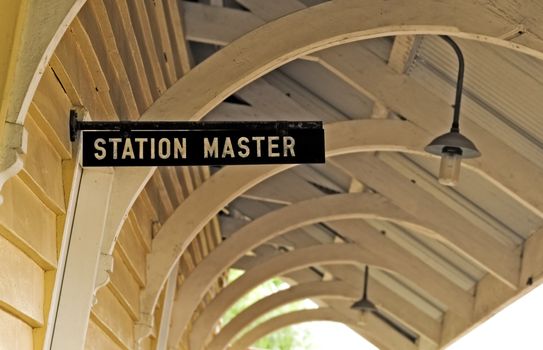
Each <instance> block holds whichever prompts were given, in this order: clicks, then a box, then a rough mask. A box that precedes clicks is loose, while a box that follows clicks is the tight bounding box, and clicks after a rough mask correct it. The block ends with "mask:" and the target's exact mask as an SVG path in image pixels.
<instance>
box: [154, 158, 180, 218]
mask: <svg viewBox="0 0 543 350" xmlns="http://www.w3.org/2000/svg"><path fill="white" fill-rule="evenodd" d="M157 170H159V171H160V174H161V175H162V181H163V182H164V186H165V188H166V191H167V193H168V194H169V197H170V201H171V202H172V206H173V208H177V207H178V206H179V204H180V203H181V202H182V201H183V188H182V187H181V184H180V183H179V180H178V179H177V176H176V175H175V170H174V168H172V167H161V168H158V169H157Z"/></svg>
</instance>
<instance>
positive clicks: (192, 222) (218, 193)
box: [142, 120, 506, 314]
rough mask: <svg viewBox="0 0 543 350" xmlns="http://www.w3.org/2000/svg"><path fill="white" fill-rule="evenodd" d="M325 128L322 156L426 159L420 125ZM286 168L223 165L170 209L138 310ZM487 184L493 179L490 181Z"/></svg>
mask: <svg viewBox="0 0 543 350" xmlns="http://www.w3.org/2000/svg"><path fill="white" fill-rule="evenodd" d="M325 128H326V148H327V151H326V154H327V157H333V156H337V155H341V154H347V153H355V152H369V151H377V150H384V151H398V152H407V153H416V154H419V155H423V156H429V155H428V154H426V153H424V152H423V148H424V146H425V145H426V144H427V142H428V141H429V140H430V139H431V136H430V135H428V134H427V133H426V132H425V131H424V130H423V129H421V128H420V127H418V126H416V125H414V124H412V123H410V122H407V121H400V120H356V121H348V122H339V123H333V124H329V125H326V126H325ZM487 164H488V163H486V162H483V161H482V160H476V161H471V162H470V161H468V162H465V163H464V165H465V166H466V167H469V168H471V169H473V170H474V171H476V172H478V173H479V174H480V175H482V176H484V177H485V178H487V179H489V178H490V179H492V177H491V175H489V174H488V172H490V173H491V174H493V175H496V176H497V177H499V178H500V179H502V178H503V179H504V181H505V180H506V179H505V177H506V175H505V174H502V175H501V176H500V174H495V173H494V172H493V171H492V170H488V169H487V166H486V165H487ZM289 167H290V165H272V166H269V165H266V166H240V167H226V168H224V169H222V170H221V171H219V172H218V173H216V174H214V175H213V176H212V177H211V178H210V179H209V180H208V181H206V182H205V183H204V184H202V186H200V187H199V188H198V189H197V190H196V191H195V192H193V193H192V194H191V196H189V197H188V198H187V199H186V200H185V201H184V202H183V203H181V205H180V206H179V207H178V208H177V209H176V210H175V212H174V213H173V214H172V215H171V216H170V218H169V219H168V220H167V221H166V222H165V223H164V225H163V226H162V228H161V230H160V231H159V233H158V234H157V237H156V238H155V239H154V240H153V251H152V252H151V255H150V257H149V265H148V271H149V274H148V276H149V277H148V285H147V287H146V289H145V290H144V295H143V298H142V309H143V310H146V311H145V312H146V313H148V314H150V313H152V310H153V309H154V306H155V305H156V300H157V298H158V293H159V292H160V289H161V286H162V285H163V283H164V281H165V278H166V277H167V276H168V272H169V270H170V268H171V267H172V266H173V265H174V264H175V262H176V261H177V260H178V259H179V257H180V256H181V254H182V253H183V252H184V251H185V249H186V247H187V246H188V244H189V243H190V242H191V241H192V239H194V237H195V236H196V235H197V233H198V232H199V231H200V230H201V229H202V228H203V227H204V225H205V224H206V223H207V222H208V221H209V220H210V219H211V218H212V217H213V216H214V215H216V213H218V212H219V211H220V210H221V209H222V208H223V207H224V206H226V205H227V204H228V203H229V202H231V201H232V200H234V199H235V198H236V197H237V196H239V195H240V194H242V193H243V192H245V191H246V190H248V189H249V188H251V187H253V186H255V185H256V184H258V183H260V182H262V181H264V180H265V179H267V178H270V177H271V176H273V175H275V174H277V173H279V172H281V171H284V170H286V169H288V168H289ZM492 181H496V180H494V179H492Z"/></svg>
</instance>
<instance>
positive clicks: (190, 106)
mask: <svg viewBox="0 0 543 350" xmlns="http://www.w3.org/2000/svg"><path fill="white" fill-rule="evenodd" d="M402 5H403V2H402V1H400V0H394V1H389V0H386V1H385V0H379V1H375V0H372V1H332V2H326V3H324V4H321V5H318V6H314V7H311V8H309V9H307V10H303V11H299V12H296V13H293V14H292V15H288V16H285V17H282V18H281V19H278V20H276V21H273V22H271V23H268V24H266V25H264V26H261V27H259V28H258V29H256V30H254V31H252V32H251V33H249V34H247V35H245V36H243V37H241V38H240V39H238V40H236V41H235V42H234V43H232V44H231V45H228V46H227V47H225V48H224V49H222V50H221V51H220V52H219V53H218V54H216V55H213V56H212V57H210V58H209V59H207V60H206V61H204V62H203V63H202V64H200V65H199V66H198V67H196V68H195V69H193V70H192V71H191V72H189V73H188V74H187V75H185V76H184V77H183V78H182V79H181V80H179V81H178V82H176V83H175V84H174V85H173V86H172V87H171V88H170V89H169V90H168V91H167V92H166V93H165V94H164V95H163V96H162V97H161V98H160V99H159V100H158V101H157V102H156V103H155V104H153V106H152V107H151V108H150V109H149V110H148V111H147V112H146V113H145V115H144V118H143V119H146V120H153V119H154V120H160V119H162V120H172V119H176V120H199V119H201V118H202V117H203V116H204V115H205V114H206V113H207V112H209V111H210V110H211V109H213V108H214V107H215V106H216V105H217V104H218V103H220V102H221V101H222V100H224V99H225V98H226V97H227V96H229V95H231V94H232V93H234V92H235V91H237V90H238V89H239V88H241V87H243V86H244V85H246V84H247V83H249V82H251V81H253V80H255V79H256V78H258V77H260V76H262V75H263V74H265V73H266V72H269V71H270V70H272V69H274V68H276V67H278V66H280V65H281V64H284V63H285V62H288V61H291V60H293V59H296V58H299V57H302V56H304V55H307V54H309V53H311V52H314V51H318V50H321V49H324V48H326V47H331V46H334V45H340V44H343V43H347V42H352V41H356V40H362V39H367V38H372V37H378V36H387V35H395V34H400V33H406V34H449V35H453V36H459V37H464V38H469V39H473V40H480V41H485V42H490V43H494V44H497V45H501V46H505V47H509V48H511V49H513V50H518V51H521V52H525V53H527V54H530V55H533V56H534V57H538V58H541V57H543V53H541V49H542V48H543V42H542V41H541V40H540V39H539V37H541V36H540V35H534V34H532V33H531V32H530V30H531V28H529V27H527V29H528V33H527V34H526V35H523V36H522V45H518V44H516V43H512V42H509V41H506V40H503V39H500V38H501V37H503V36H504V35H505V34H506V33H511V31H513V30H515V29H516V28H517V23H514V22H515V21H512V20H511V19H514V18H518V19H519V20H520V19H521V18H522V16H519V15H522V14H519V13H514V14H512V16H510V17H508V16H503V14H502V13H497V12H496V11H495V8H494V7H492V5H488V4H487V5H484V4H480V3H471V2H470V3H468V2H458V1H452V0H450V1H444V2H435V1H430V0H424V1H422V2H421V4H420V6H417V7H405V6H402ZM421 9H422V10H421ZM530 10H531V7H530V4H529V3H527V4H526V6H525V7H523V8H522V11H530ZM379 14H386V15H379ZM436 14H439V15H438V16H436ZM308 23H316V24H318V27H317V28H315V27H314V26H312V25H307V24H308ZM338 23H341V25H339V26H338V25H337V24H338ZM400 24H401V25H400ZM475 33H476V34H475ZM262 42H266V43H267V45H261V43H262ZM210 87H213V88H212V89H211V88H210ZM180 96H182V97H183V98H179V97H180ZM271 168H272V167H264V168H263V169H267V170H271ZM502 168H503V166H502ZM278 171H280V169H277V168H275V171H274V172H273V173H276V172H278ZM252 175H255V174H252ZM261 179H262V178H260V179H257V180H256V181H250V184H254V183H255V182H258V181H259V180H261ZM509 182H510V180H509ZM236 186H239V187H238V188H239V189H237V190H236V191H237V192H236V193H233V197H234V198H235V196H237V195H238V194H239V193H240V192H242V191H243V189H246V188H248V187H249V186H250V185H246V184H245V183H243V182H242V183H241V184H239V185H236ZM518 186H519V184H516V186H513V190H514V189H516V187H518ZM520 186H522V184H520ZM241 187H244V188H241ZM191 197H192V196H191ZM210 197H212V196H209V197H207V198H210ZM219 197H220V196H219ZM223 200H224V197H222V198H221V200H220V201H223ZM221 203H222V202H220V203H219V204H221ZM215 204H216V203H215ZM199 209H200V210H201V209H204V210H205V209H206V208H205V207H202V206H200V207H199ZM219 209H220V208H219ZM217 211H218V210H214V208H213V207H211V212H212V214H211V215H214V214H215V213H216V212H217ZM206 215H207V214H206ZM202 219H203V220H202V221H203V222H201V221H199V220H196V226H199V227H201V226H203V225H205V223H206V222H207V221H208V220H209V218H207V217H204V218H202ZM192 234H193V232H192V230H189V231H188V235H189V236H190V235H192ZM159 236H160V235H159ZM182 238H183V240H182V242H183V241H184V238H186V237H182ZM153 245H155V244H153ZM158 245H159V244H157V246H158ZM158 248H159V249H157V250H161V249H160V247H158ZM185 248H186V245H185V244H184V243H182V244H181V245H179V246H178V250H179V252H175V254H173V255H170V254H166V256H165V258H164V259H158V258H156V257H155V258H154V259H153V257H151V259H150V261H149V270H150V271H157V274H158V276H156V278H154V277H153V278H154V281H151V287H150V288H148V289H147V290H146V291H145V294H144V303H143V304H144V305H143V308H148V307H149V306H150V307H151V310H153V308H154V305H155V303H156V301H155V298H156V292H157V291H158V290H160V288H161V286H162V285H163V284H164V283H165V280H166V277H167V276H168V273H169V271H170V270H171V268H172V267H173V264H174V263H175V261H177V259H178V257H179V256H180V254H181V253H182V252H183V251H184V249H185ZM166 251H167V249H166ZM157 259H158V260H160V262H157V261H153V260H157ZM163 265H166V266H167V267H166V268H165V269H164V267H163ZM151 312H152V311H151Z"/></svg>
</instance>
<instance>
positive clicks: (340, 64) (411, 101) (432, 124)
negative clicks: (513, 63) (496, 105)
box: [188, 0, 543, 217]
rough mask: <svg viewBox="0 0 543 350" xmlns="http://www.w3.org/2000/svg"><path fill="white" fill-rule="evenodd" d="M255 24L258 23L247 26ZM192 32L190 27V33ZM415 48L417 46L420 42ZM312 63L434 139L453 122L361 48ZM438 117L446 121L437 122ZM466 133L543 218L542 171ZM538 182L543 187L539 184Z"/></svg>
mask: <svg viewBox="0 0 543 350" xmlns="http://www.w3.org/2000/svg"><path fill="white" fill-rule="evenodd" d="M242 3H243V4H244V6H245V7H247V8H249V9H250V10H251V11H253V13H256V14H257V16H259V17H261V18H262V19H265V20H272V19H274V18H276V17H279V16H284V15H286V14H288V13H290V12H293V11H298V10H300V9H301V6H304V5H303V4H302V3H301V2H300V1H297V0H286V1H282V2H281V6H269V5H267V4H264V3H262V2H260V1H256V0H243V1H242ZM206 11H213V9H206ZM483 12H484V11H483ZM483 12H479V14H481V13H483ZM211 20H212V19H211ZM253 22H254V20H253V21H252V22H248V23H253ZM238 27H239V26H238ZM251 29H253V28H251V27H250V26H247V27H243V28H241V29H239V30H244V31H250V30H251ZM190 30H191V29H190V27H189V28H188V32H190ZM208 33H214V31H212V30H209V31H208ZM403 34H405V33H403ZM408 34H412V33H408ZM239 35H241V33H239ZM505 37H508V36H505ZM472 39H473V38H472ZM524 39H526V37H525V38H524ZM402 40H403V39H402ZM475 40H477V39H475ZM510 44H511V42H510ZM413 45H416V41H415V42H414V43H413ZM403 46H405V45H403ZM297 58H300V57H297ZM312 60H317V61H318V62H320V63H321V64H322V65H323V66H324V67H325V68H327V69H329V70H330V71H331V72H332V73H334V74H336V75H337V76H338V77H339V78H341V79H343V80H344V81H345V82H346V83H348V84H350V85H351V86H352V87H353V88H355V89H356V90H358V91H360V92H361V93H363V94H365V95H367V96H369V97H370V98H371V99H373V100H375V101H377V102H378V103H380V104H381V105H382V106H384V107H386V108H388V109H390V110H391V111H394V112H396V113H398V114H400V115H402V116H404V117H406V118H407V119H409V120H410V121H412V122H414V123H416V124H417V125H420V126H421V127H422V128H424V129H425V130H427V131H428V132H429V133H430V134H432V135H439V134H441V133H443V130H444V125H445V126H446V125H448V123H449V118H450V115H452V110H451V103H450V102H447V101H443V100H441V99H440V98H439V97H437V96H436V95H434V94H433V93H432V92H431V91H429V90H427V89H426V88H425V87H424V86H422V85H421V84H419V83H418V82H416V81H415V80H414V79H413V78H410V77H408V76H406V75H405V74H402V73H399V72H398V71H397V69H399V68H401V67H396V65H394V64H393V65H392V66H391V65H389V64H387V63H385V62H383V61H382V60H381V59H380V58H379V57H377V56H375V55H374V54H373V53H371V52H370V51H369V50H367V49H364V48H363V47H361V46H360V45H356V46H346V47H338V48H333V49H330V50H324V51H322V52H317V53H315V54H313V58H312ZM360 62H364V69H359V65H360ZM420 101H424V103H420ZM435 116H443V117H442V118H436V117H435ZM476 120H477V118H476V117H474V121H476ZM463 130H464V131H465V132H466V133H467V134H468V135H469V136H470V137H472V138H473V139H475V140H477V145H478V147H479V149H480V150H481V151H482V153H483V155H484V157H482V158H480V159H477V160H472V161H471V162H473V163H474V164H475V163H476V164H477V167H478V168H480V169H482V170H483V169H484V171H485V172H486V173H488V174H491V177H492V178H493V179H494V180H493V183H494V184H495V185H496V186H498V187H499V188H501V189H502V190H503V191H505V192H506V193H508V194H509V195H510V196H512V197H513V198H515V199H516V200H518V201H519V202H521V203H523V204H524V205H525V206H527V207H528V208H530V209H531V210H533V211H534V212H535V213H537V214H538V215H539V216H541V217H543V200H541V198H540V197H539V196H537V195H536V194H535V193H534V191H532V188H533V186H538V185H541V186H543V170H541V168H540V167H539V166H537V165H535V164H534V163H532V162H531V161H530V160H529V159H527V158H525V157H524V156H522V155H520V154H519V153H518V152H516V151H515V150H513V149H512V148H511V147H510V146H508V145H507V144H505V143H504V142H503V141H502V140H500V139H497V138H496V137H495V136H494V135H492V134H491V133H490V132H489V131H488V130H486V128H485V126H484V125H478V124H477V123H476V122H473V121H471V120H470V119H469V118H467V119H464V120H463ZM504 163H508V165H505V164H504ZM505 169H509V171H507V170H505ZM510 169H523V171H522V172H515V176H511V174H510ZM540 181H541V184H539V182H540ZM534 182H538V184H535V183H534Z"/></svg>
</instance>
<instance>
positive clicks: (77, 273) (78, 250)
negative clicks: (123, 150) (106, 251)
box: [49, 168, 114, 350]
mask: <svg viewBox="0 0 543 350" xmlns="http://www.w3.org/2000/svg"><path fill="white" fill-rule="evenodd" d="M113 174H114V173H113V171H112V170H111V169H109V168H105V169H104V168H100V169H92V170H87V169H85V170H83V171H82V176H81V182H80V186H79V189H78V191H77V192H76V193H78V196H77V198H74V200H75V201H76V204H75V207H74V208H75V211H74V212H73V213H72V216H73V224H72V225H71V230H70V227H68V230H70V231H68V232H67V234H66V235H65V238H64V240H66V241H67V246H66V251H67V256H66V262H65V264H64V270H63V271H59V273H61V274H62V278H61V288H60V291H59V293H58V296H57V298H58V306H57V308H56V310H51V313H52V314H56V319H55V320H54V323H53V324H52V325H51V327H52V328H53V330H52V339H51V345H50V347H49V349H51V350H65V349H72V350H77V349H83V346H84V344H85V335H86V333H87V327H88V323H89V315H90V311H91V307H92V305H93V303H94V301H95V280H96V276H97V272H98V266H99V259H100V252H101V245H102V237H103V234H104V229H105V226H106V216H107V212H108V208H109V202H110V195H111V187H112V183H113V178H114V176H113Z"/></svg>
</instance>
